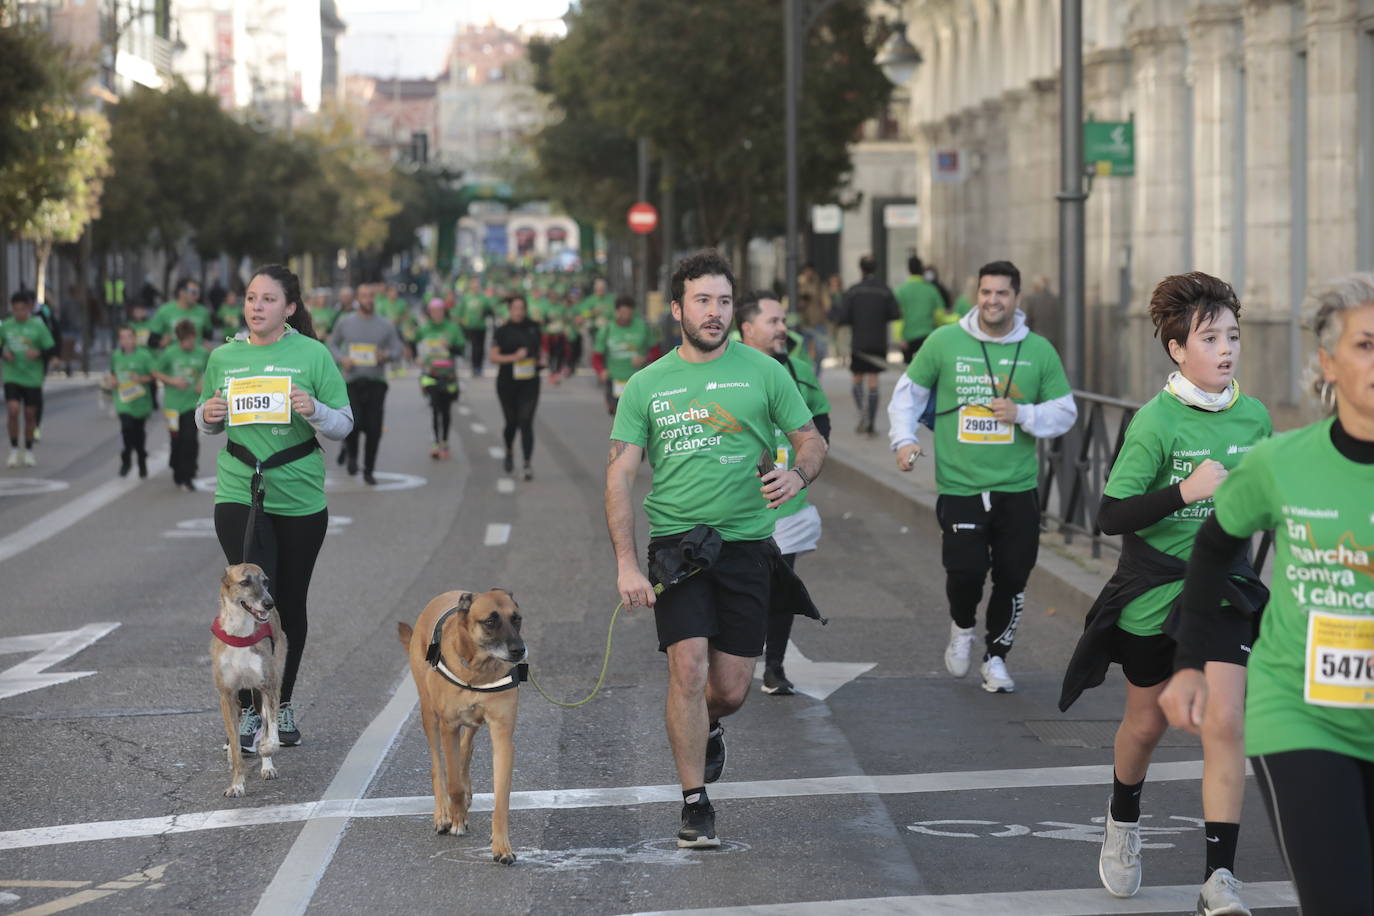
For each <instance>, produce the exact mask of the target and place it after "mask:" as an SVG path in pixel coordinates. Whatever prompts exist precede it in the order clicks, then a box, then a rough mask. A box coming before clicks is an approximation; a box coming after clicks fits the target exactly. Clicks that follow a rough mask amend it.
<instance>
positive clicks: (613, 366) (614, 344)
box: [592, 296, 658, 416]
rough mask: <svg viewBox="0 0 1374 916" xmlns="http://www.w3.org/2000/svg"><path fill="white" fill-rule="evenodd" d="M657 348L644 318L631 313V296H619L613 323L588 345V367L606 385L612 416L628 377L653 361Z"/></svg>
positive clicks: (633, 302)
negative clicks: (589, 358) (589, 365)
mask: <svg viewBox="0 0 1374 916" xmlns="http://www.w3.org/2000/svg"><path fill="white" fill-rule="evenodd" d="M657 351H658V347H657V345H656V344H655V343H654V334H653V331H652V330H651V329H650V327H649V326H648V325H647V324H645V323H644V319H643V318H640V317H639V316H638V315H636V314H635V300H634V297H633V296H620V297H619V298H617V299H616V302H615V320H614V321H612V322H611V323H610V324H607V325H603V326H602V328H601V330H599V331H597V333H596V340H595V342H594V344H593V346H592V368H593V369H594V370H596V377H597V379H598V380H599V381H600V382H601V384H602V385H604V386H606V409H607V410H608V411H610V414H611V416H615V407H616V404H617V403H619V401H620V395H621V393H622V392H624V390H625V386H626V384H628V383H629V381H630V376H632V375H634V374H635V373H636V372H638V371H639V370H640V369H641V368H643V367H644V366H646V365H648V364H649V363H651V362H653V361H654V359H655V358H656V357H657Z"/></svg>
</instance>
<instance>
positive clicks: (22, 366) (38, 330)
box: [0, 316, 53, 388]
mask: <svg viewBox="0 0 1374 916" xmlns="http://www.w3.org/2000/svg"><path fill="white" fill-rule="evenodd" d="M52 346H53V339H52V332H51V331H49V330H48V326H47V325H46V324H44V323H43V322H42V321H40V320H39V319H37V318H34V317H32V316H30V317H29V320H28V321H23V322H20V321H16V320H15V319H14V318H6V319H5V320H4V321H0V353H2V354H5V355H6V356H10V355H12V356H13V357H14V359H8V358H6V359H2V360H0V374H3V375H4V378H5V381H6V382H8V383H10V384H11V385H22V386H24V387H25V388H42V387H43V351H45V350H48V349H50V348H51V347H52ZM30 350H37V351H38V355H37V356H36V357H34V358H33V359H29V358H28V357H27V356H25V355H24V354H26V353H28V352H29V351H30Z"/></svg>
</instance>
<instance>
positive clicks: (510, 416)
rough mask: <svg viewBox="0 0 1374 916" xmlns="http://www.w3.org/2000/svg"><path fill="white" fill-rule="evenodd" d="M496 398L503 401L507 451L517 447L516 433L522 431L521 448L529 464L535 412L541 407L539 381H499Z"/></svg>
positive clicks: (503, 432) (532, 443) (502, 409)
mask: <svg viewBox="0 0 1374 916" xmlns="http://www.w3.org/2000/svg"><path fill="white" fill-rule="evenodd" d="M496 396H497V397H498V398H500V400H501V413H503V414H505V417H506V428H505V429H504V430H502V432H501V435H502V437H503V438H504V439H505V440H506V451H507V452H509V451H510V450H511V448H512V447H513V446H514V445H515V431H516V430H517V429H518V430H520V448H521V450H522V451H523V452H524V453H525V463H526V464H529V463H530V456H531V455H533V454H534V411H535V408H536V407H538V406H539V379H537V378H534V379H527V380H525V381H522V382H517V381H515V380H514V379H512V380H510V381H506V380H504V379H497V380H496Z"/></svg>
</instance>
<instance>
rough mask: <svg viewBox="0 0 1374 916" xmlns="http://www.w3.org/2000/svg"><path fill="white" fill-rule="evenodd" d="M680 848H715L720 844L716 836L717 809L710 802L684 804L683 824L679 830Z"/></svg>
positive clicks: (678, 841) (678, 843) (678, 840)
mask: <svg viewBox="0 0 1374 916" xmlns="http://www.w3.org/2000/svg"><path fill="white" fill-rule="evenodd" d="M677 845H678V848H679V849H715V848H717V847H718V846H720V838H719V837H717V836H716V809H715V808H712V807H711V804H710V802H707V803H705V804H701V803H698V804H695V805H683V806H682V826H681V827H679V828H678V831H677Z"/></svg>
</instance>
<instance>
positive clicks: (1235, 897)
mask: <svg viewBox="0 0 1374 916" xmlns="http://www.w3.org/2000/svg"><path fill="white" fill-rule="evenodd" d="M1241 886H1242V885H1241V883H1240V881H1239V880H1237V879H1236V876H1235V875H1233V874H1231V870H1230V869H1229V868H1218V869H1217V870H1216V871H1214V872H1212V877H1210V878H1208V879H1207V883H1206V884H1204V885H1202V892H1201V893H1199V894H1198V895H1197V909H1195V910H1194V911H1193V914H1194V916H1250V909H1249V907H1247V906H1246V905H1245V904H1244V903H1243V902H1241V899H1240V889H1241Z"/></svg>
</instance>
